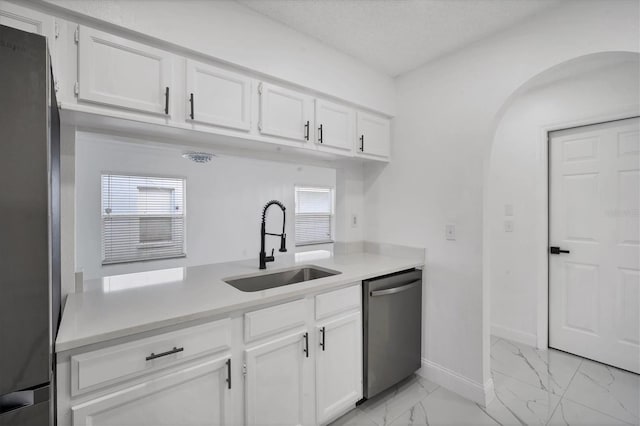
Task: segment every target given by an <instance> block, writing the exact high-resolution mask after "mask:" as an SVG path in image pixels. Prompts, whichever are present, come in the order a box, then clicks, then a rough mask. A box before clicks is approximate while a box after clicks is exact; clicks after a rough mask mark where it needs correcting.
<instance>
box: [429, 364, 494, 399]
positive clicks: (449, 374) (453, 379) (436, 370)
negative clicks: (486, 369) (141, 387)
mask: <svg viewBox="0 0 640 426" xmlns="http://www.w3.org/2000/svg"><path fill="white" fill-rule="evenodd" d="M418 374H420V375H421V376H422V377H424V378H425V379H427V380H430V381H432V382H434V383H436V384H438V385H440V386H442V387H443V388H445V389H448V390H450V391H452V392H455V393H457V394H458V395H460V396H462V397H464V398H467V399H469V400H471V401H473V402H476V403H478V404H480V405H482V406H484V407H486V406H487V405H489V404H490V403H491V401H493V398H494V397H495V393H494V391H493V379H491V378H489V379H488V380H487V381H486V383H484V385H483V384H482V383H479V382H476V381H475V380H471V379H469V378H468V377H465V376H463V375H462V374H460V373H457V372H455V371H453V370H450V369H448V368H446V367H443V366H442V365H440V364H437V363H435V362H433V361H429V360H428V359H426V358H422V368H421V369H420V370H419V371H418Z"/></svg>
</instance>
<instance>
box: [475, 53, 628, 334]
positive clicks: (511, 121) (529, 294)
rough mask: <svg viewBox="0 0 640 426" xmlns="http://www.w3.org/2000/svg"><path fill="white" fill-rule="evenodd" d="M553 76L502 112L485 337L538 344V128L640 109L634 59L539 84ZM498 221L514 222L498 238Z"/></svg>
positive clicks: (541, 223) (610, 57)
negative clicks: (510, 208) (507, 211)
mask: <svg viewBox="0 0 640 426" xmlns="http://www.w3.org/2000/svg"><path fill="white" fill-rule="evenodd" d="M629 56H631V58H629ZM621 59H622V60H621ZM612 61H615V62H612ZM594 67H595V69H593V68H594ZM565 68H569V69H565ZM589 68H592V69H589ZM558 73H561V75H560V80H551V81H548V82H546V83H544V84H543V85H542V86H540V85H538V86H536V87H533V88H531V89H530V90H528V91H526V92H524V93H522V94H520V95H519V97H518V98H517V99H515V100H514V101H513V102H512V103H511V104H510V106H509V109H508V110H506V111H505V112H504V115H503V118H502V121H501V122H500V124H499V126H498V129H497V131H496V136H495V139H494V142H493V153H492V156H491V168H490V170H489V180H488V182H489V186H488V199H487V204H488V210H487V212H488V217H487V220H488V224H489V230H488V232H489V234H488V238H489V250H490V253H491V256H490V262H489V268H490V271H489V277H490V283H491V328H492V333H493V334H496V335H498V336H501V337H507V338H511V339H514V340H518V341H521V342H523V343H527V344H531V345H536V342H537V337H538V305H539V304H546V303H547V302H546V300H539V296H538V284H539V283H540V282H546V277H547V270H546V269H544V268H540V265H541V264H544V263H545V259H546V257H547V253H546V251H544V250H540V246H541V245H545V244H546V240H547V222H546V221H545V220H544V218H545V217H546V212H545V211H544V210H545V209H541V207H543V206H545V205H546V204H545V202H544V199H545V198H546V196H547V188H546V185H547V180H546V176H544V175H541V173H540V171H541V170H544V169H545V164H546V162H547V158H546V155H544V149H543V148H544V146H543V145H544V129H545V128H548V127H549V126H554V127H555V126H557V125H562V124H561V123H575V122H577V121H592V120H597V117H612V116H618V117H621V116H622V117H623V116H626V114H625V112H626V111H629V110H634V109H635V110H636V111H637V110H638V107H639V106H640V66H639V62H638V55H635V54H627V55H624V54H620V53H609V54H599V55H594V57H593V58H589V59H585V60H580V61H576V63H575V64H571V65H567V66H566V67H561V68H560V69H558V70H552V71H550V72H549V74H552V75H551V76H545V79H546V80H548V79H550V78H553V75H556V74H558ZM592 122H593V121H592ZM506 204H510V205H512V206H513V209H514V215H513V216H512V217H507V216H505V205H506ZM541 210H543V211H541ZM505 220H511V221H513V223H514V231H513V232H509V233H507V232H505V228H504V221H505ZM541 239H542V244H539V242H540V240H541ZM545 343H546V342H545Z"/></svg>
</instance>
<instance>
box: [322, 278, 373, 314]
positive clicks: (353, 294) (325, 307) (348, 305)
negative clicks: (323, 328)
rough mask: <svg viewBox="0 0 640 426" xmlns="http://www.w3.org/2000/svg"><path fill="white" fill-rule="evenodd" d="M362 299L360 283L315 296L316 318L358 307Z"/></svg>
mask: <svg viewBox="0 0 640 426" xmlns="http://www.w3.org/2000/svg"><path fill="white" fill-rule="evenodd" d="M361 299H362V291H361V285H360V284H358V285H354V286H351V287H347V288H343V289H340V290H336V291H332V292H329V293H324V294H320V295H318V296H316V319H317V320H319V319H322V318H327V317H330V316H332V315H336V314H339V313H340V312H345V311H348V310H351V309H359V308H360V304H361Z"/></svg>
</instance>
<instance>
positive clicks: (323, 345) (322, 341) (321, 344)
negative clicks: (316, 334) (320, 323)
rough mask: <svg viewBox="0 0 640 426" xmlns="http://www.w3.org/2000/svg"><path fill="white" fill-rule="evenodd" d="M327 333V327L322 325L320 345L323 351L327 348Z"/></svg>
mask: <svg viewBox="0 0 640 426" xmlns="http://www.w3.org/2000/svg"><path fill="white" fill-rule="evenodd" d="M325 333H326V331H325V328H324V327H322V328H321V329H320V338H321V339H320V347H321V348H322V350H323V351H324V348H325V339H326V338H327V337H326V334H325Z"/></svg>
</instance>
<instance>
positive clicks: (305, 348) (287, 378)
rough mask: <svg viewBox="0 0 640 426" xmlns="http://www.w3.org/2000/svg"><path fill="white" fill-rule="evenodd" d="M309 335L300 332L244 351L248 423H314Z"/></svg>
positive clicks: (246, 415) (246, 416)
mask: <svg viewBox="0 0 640 426" xmlns="http://www.w3.org/2000/svg"><path fill="white" fill-rule="evenodd" d="M308 339H309V335H308V333H306V332H298V333H293V334H289V335H286V336H284V337H280V338H276V339H272V340H270V341H268V342H267V343H264V344H261V345H258V346H255V347H252V348H250V349H247V350H246V351H245V362H246V368H247V371H246V374H247V375H246V379H245V405H246V410H245V423H246V424H247V425H303V424H305V425H307V424H314V423H315V422H314V413H313V408H312V407H313V405H312V404H313V401H312V398H313V361H312V359H311V358H310V356H311V355H310V353H309V350H310V349H311V348H310V346H309V341H308Z"/></svg>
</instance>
